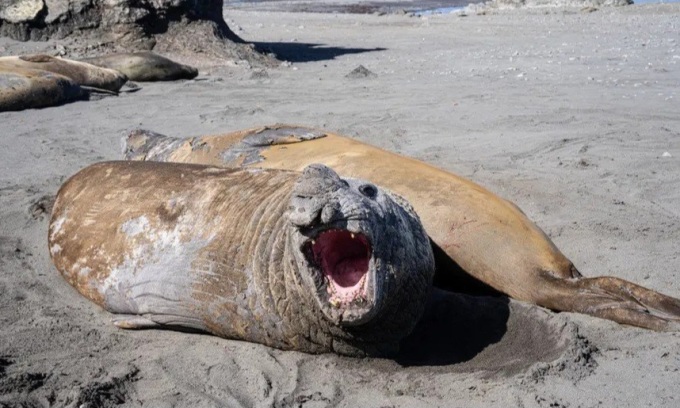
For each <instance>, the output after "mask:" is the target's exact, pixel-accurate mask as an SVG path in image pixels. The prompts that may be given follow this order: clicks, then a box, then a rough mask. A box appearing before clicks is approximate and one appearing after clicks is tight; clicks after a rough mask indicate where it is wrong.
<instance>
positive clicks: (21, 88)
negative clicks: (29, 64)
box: [0, 64, 88, 112]
mask: <svg viewBox="0 0 680 408" xmlns="http://www.w3.org/2000/svg"><path fill="white" fill-rule="evenodd" d="M87 96H88V93H87V92H86V91H85V90H84V89H83V88H81V87H80V86H78V84H76V83H75V82H73V81H72V80H71V79H69V78H67V77H65V76H62V75H58V74H54V73H52V72H47V71H42V70H37V69H28V68H18V67H15V68H5V67H3V66H2V64H0V112H4V111H19V110H23V109H35V108H44V107H47V106H55V105H61V104H64V103H67V102H73V101H76V100H79V99H85V98H86V97H87Z"/></svg>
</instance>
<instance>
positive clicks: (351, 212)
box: [49, 162, 434, 355]
mask: <svg viewBox="0 0 680 408" xmlns="http://www.w3.org/2000/svg"><path fill="white" fill-rule="evenodd" d="M49 249H50V254H51V256H52V260H53V261H54V264H55V265H56V267H57V269H58V270H59V272H61V274H62V275H63V276H64V278H66V280H67V281H68V282H69V283H70V284H71V285H73V286H74V287H75V288H76V289H77V290H78V291H79V292H80V293H81V294H82V295H84V296H85V297H87V298H88V299H90V300H92V301H93V302H95V303H97V304H98V305H100V306H101V307H103V308H104V309H106V310H108V311H110V312H112V313H115V314H117V317H116V318H115V320H114V321H115V322H116V324H117V325H118V326H119V327H123V328H146V327H167V328H189V329H196V330H201V331H207V332H209V333H212V334H215V335H217V336H221V337H225V338H232V339H240V340H246V341H251V342H257V343H262V344H265V345H268V346H272V347H277V348H281V349H294V350H299V351H304V352H310V353H320V352H336V353H340V354H346V355H374V354H375V355H383V354H390V353H392V352H395V351H396V348H397V347H398V342H399V340H400V339H402V338H403V337H405V336H406V335H407V334H408V333H409V332H410V331H411V330H412V329H413V327H414V326H415V324H416V323H417V321H418V319H419V318H420V315H421V314H422V312H423V310H424V307H425V302H426V300H427V297H428V294H429V289H430V286H431V280H432V276H433V274H434V259H433V254H432V249H431V246H430V242H429V239H428V237H427V234H426V233H425V231H424V229H423V228H422V225H421V224H420V222H419V220H418V217H417V215H416V214H415V213H414V212H413V209H412V208H411V207H410V206H409V205H408V203H407V202H405V201H404V200H403V199H402V198H400V197H398V196H396V195H394V194H393V193H391V192H389V191H386V190H384V189H381V188H379V187H377V186H375V185H372V184H370V183H367V182H364V181H361V180H355V179H341V178H340V177H339V176H338V175H337V174H336V173H335V172H334V171H333V170H331V169H329V168H328V167H326V166H322V165H311V166H308V167H306V168H305V169H304V170H303V171H302V173H299V172H290V171H283V170H262V169H225V168H215V167H207V166H199V165H190V164H177V163H153V162H107V163H100V164H95V165H92V166H90V167H87V168H85V169H84V170H81V171H80V172H79V173H77V174H76V175H74V176H73V177H71V178H70V179H69V180H68V181H67V182H66V183H64V185H63V186H62V187H61V189H60V190H59V193H58V194H57V197H56V201H55V204H54V209H53V213H52V219H51V222H50V226H49Z"/></svg>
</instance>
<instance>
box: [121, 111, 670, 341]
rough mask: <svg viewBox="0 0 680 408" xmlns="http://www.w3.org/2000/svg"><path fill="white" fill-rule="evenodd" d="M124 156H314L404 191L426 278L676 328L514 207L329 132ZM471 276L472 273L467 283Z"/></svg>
mask: <svg viewBox="0 0 680 408" xmlns="http://www.w3.org/2000/svg"><path fill="white" fill-rule="evenodd" d="M125 156H126V158H127V159H128V160H156V161H172V162H183V163H200V164H211V165H217V166H231V167H248V168H253V167H258V168H274V169H288V170H301V169H302V168H304V167H305V166H307V165H308V164H310V163H323V164H325V165H327V166H330V167H332V168H333V169H335V170H336V171H337V172H338V173H339V174H340V175H341V176H346V177H359V178H362V179H365V180H370V181H371V182H373V183H377V184H379V185H381V186H383V187H386V188H389V189H391V190H392V191H394V192H396V193H398V194H400V195H401V196H403V197H405V198H406V199H407V200H408V201H409V202H410V203H411V204H412V205H413V207H414V208H415V209H416V211H417V212H418V215H419V216H420V218H421V220H422V222H423V225H424V226H425V229H426V230H427V233H428V234H429V235H430V238H431V239H432V241H433V243H434V252H435V259H436V269H437V271H436V274H435V278H434V280H435V285H436V286H440V287H443V288H445V289H449V290H450V289H453V290H455V291H466V290H467V289H468V287H469V286H470V285H471V284H473V285H478V284H479V282H482V283H484V284H486V285H488V286H490V287H491V288H493V289H495V290H496V291H499V292H502V293H504V294H506V295H508V296H510V297H512V298H515V299H518V300H523V301H526V302H531V303H534V304H537V305H540V306H543V307H547V308H550V309H552V310H559V311H568V312H578V313H584V314H589V315H592V316H598V317H601V318H605V319H610V320H614V321H616V322H619V323H623V324H629V325H633V326H639V327H645V328H648V329H653V330H669V331H672V330H680V300H679V299H676V298H673V297H670V296H666V295H663V294H661V293H658V292H655V291H653V290H650V289H647V288H644V287H642V286H639V285H636V284H634V283H632V282H628V281H626V280H623V279H620V278H617V277H613V276H600V277H592V278H588V277H585V276H583V275H581V273H580V272H579V271H578V270H577V269H576V267H575V266H574V265H573V264H572V263H571V261H570V260H569V259H567V257H566V256H564V254H562V253H561V252H560V251H559V249H557V247H556V246H555V245H554V244H553V242H552V241H551V240H550V238H548V237H547V236H546V235H545V233H544V232H543V231H541V229H540V228H539V227H538V226H536V225H535V224H534V223H533V222H532V221H531V220H530V219H529V218H528V217H527V216H526V215H525V214H524V213H523V212H522V211H521V210H520V209H519V208H517V206H515V205H514V204H513V203H511V202H509V201H506V200H504V199H502V198H500V197H498V196H497V195H495V194H493V193H491V192H490V191H488V190H486V189H485V188H484V187H481V186H479V185H477V184H475V183H473V182H472V181H470V180H467V179H465V178H463V177H460V176H457V175H455V174H452V173H449V172H446V171H444V170H441V169H438V168H436V167H434V166H431V165H429V164H427V163H423V162H421V161H418V160H414V159H411V158H408V157H404V156H400V155H398V154H394V153H391V152H388V151H385V150H382V149H379V148H377V147H375V146H371V145H368V144H366V143H362V142H360V141H358V140H353V139H350V138H347V137H343V136H340V135H337V134H333V133H331V132H327V131H323V130H318V129H310V128H306V127H301V126H290V125H275V126H267V127H261V128H257V129H248V130H243V131H238V132H233V133H227V134H223V135H215V136H204V137H189V138H183V139H178V138H172V137H166V136H163V135H159V134H157V133H153V132H148V131H136V132H133V133H132V134H131V135H130V136H129V137H128V138H127V140H126V146H125ZM470 277H472V278H473V279H474V281H473V282H471V281H470Z"/></svg>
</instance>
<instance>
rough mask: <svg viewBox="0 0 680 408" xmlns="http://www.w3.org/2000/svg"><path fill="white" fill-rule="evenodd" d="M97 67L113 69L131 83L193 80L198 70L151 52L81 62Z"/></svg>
mask: <svg viewBox="0 0 680 408" xmlns="http://www.w3.org/2000/svg"><path fill="white" fill-rule="evenodd" d="M82 61H83V62H87V63H88V64H93V65H96V66H98V67H104V68H110V69H115V70H116V71H120V72H122V73H124V74H125V75H127V77H128V78H129V79H130V80H131V81H141V82H145V81H174V80H177V79H193V78H195V77H196V76H197V75H198V70H197V69H196V68H194V67H190V66H188V65H184V64H180V63H178V62H175V61H172V60H170V59H168V58H165V57H163V56H160V55H158V54H155V53H153V52H148V51H145V52H135V53H124V54H110V55H103V56H101V57H92V58H85V59H83V60H82Z"/></svg>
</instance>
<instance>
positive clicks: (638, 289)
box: [537, 276, 680, 331]
mask: <svg viewBox="0 0 680 408" xmlns="http://www.w3.org/2000/svg"><path fill="white" fill-rule="evenodd" d="M551 279H552V280H553V283H557V284H558V285H559V286H560V287H561V288H560V292H561V293H560V294H559V295H557V296H554V297H549V298H547V299H545V301H544V302H537V303H539V304H541V303H543V304H541V305H542V306H545V307H548V308H551V309H553V310H559V311H566V312H577V313H583V314H588V315H591V316H596V317H600V318H603V319H608V320H613V321H615V322H617V323H621V324H627V325H631V326H637V327H642V328H646V329H650V330H656V331H680V299H676V298H673V297H670V296H666V295H663V294H661V293H658V292H655V291H653V290H651V289H647V288H645V287H642V286H640V285H636V284H634V283H632V282H628V281H626V280H623V279H620V278H615V277H612V276H600V277H595V278H584V277H580V278H575V279H559V280H558V281H557V282H554V279H555V278H554V277H553V278H551Z"/></svg>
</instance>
